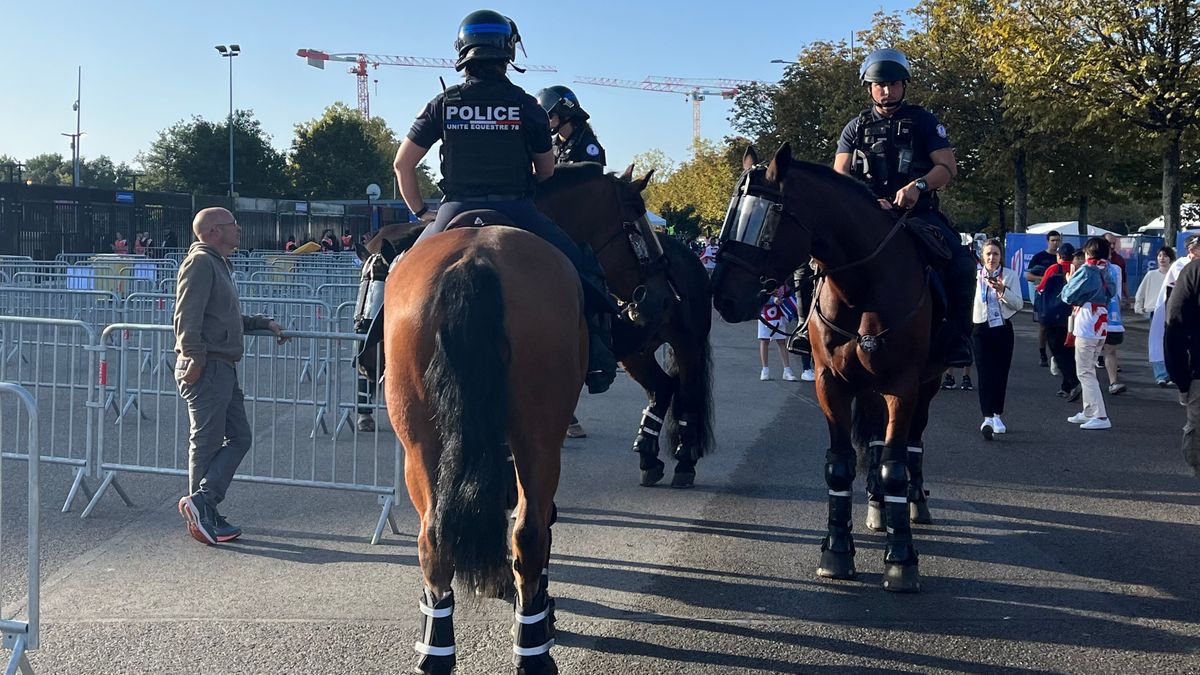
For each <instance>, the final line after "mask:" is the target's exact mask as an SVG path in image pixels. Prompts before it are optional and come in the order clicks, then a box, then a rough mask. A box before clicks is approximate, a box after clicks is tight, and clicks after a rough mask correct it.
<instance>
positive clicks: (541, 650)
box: [383, 226, 587, 673]
mask: <svg viewBox="0 0 1200 675" xmlns="http://www.w3.org/2000/svg"><path fill="white" fill-rule="evenodd" d="M394 272H395V273H394V274H391V275H389V277H388V281H387V284H386V290H385V296H384V304H385V307H386V312H385V313H384V338H383V347H384V354H385V359H386V361H387V375H386V377H385V384H384V386H385V389H386V394H387V402H388V417H389V418H390V419H391V422H392V427H393V428H394V429H395V430H396V434H397V436H398V437H399V438H400V441H401V442H402V443H403V444H404V452H405V460H404V480H405V483H406V484H407V485H408V494H409V496H410V497H411V498H412V503H413V506H414V507H415V508H416V510H417V514H418V515H419V516H420V519H421V528H420V531H419V534H418V536H417V546H418V555H419V558H420V562H421V571H422V572H423V573H424V577H425V590H424V592H423V593H422V596H421V600H420V608H421V613H422V615H423V621H424V634H423V636H422V639H421V641H420V642H418V643H417V644H416V650H417V652H418V653H419V654H421V656H420V659H419V661H418V664H417V670H418V672H424V673H449V672H450V671H451V670H452V669H453V667H454V664H455V645H454V628H453V617H452V614H453V608H454V593H453V591H452V589H451V582H452V581H453V580H454V578H455V577H457V578H458V580H459V582H460V584H462V585H464V586H465V587H466V588H467V589H469V590H471V591H473V592H476V593H479V594H481V595H483V596H486V597H497V596H501V595H503V594H504V593H505V591H506V589H508V588H509V587H510V583H511V582H512V581H513V580H514V575H515V585H516V598H515V601H514V602H515V608H516V618H515V620H514V626H513V627H514V633H513V634H514V639H515V642H514V645H513V651H514V653H515V654H516V665H517V672H518V673H556V672H557V668H556V666H555V665H554V660H553V659H552V658H551V657H550V654H549V652H550V648H551V647H552V646H553V645H554V640H553V637H554V633H553V605H552V603H551V602H550V599H549V595H548V591H547V576H546V569H547V565H548V562H549V557H550V525H551V524H552V521H553V517H554V513H553V512H554V493H555V491H556V490H557V488H558V479H559V459H560V458H559V454H560V451H561V448H562V444H563V439H564V438H565V437H566V432H567V425H568V424H569V423H570V420H571V412H572V411H573V410H574V409H575V403H576V400H577V399H578V397H579V391H580V388H581V387H582V386H583V378H584V374H585V370H586V367H587V332H586V327H585V326H584V322H583V314H582V312H583V296H582V290H581V287H580V285H579V281H578V276H577V274H576V272H575V269H574V267H572V265H571V263H570V261H568V260H567V258H566V257H565V256H563V255H562V254H561V253H560V252H558V251H557V250H556V249H554V247H552V246H551V245H550V244H548V243H546V242H545V241H543V240H541V239H539V238H538V237H536V236H535V235H532V234H529V233H527V232H524V231H522V230H518V229H515V228H511V227H499V226H495V227H486V228H481V229H477V228H466V229H456V230H448V231H446V232H444V233H441V234H439V235H437V236H436V237H431V238H429V239H428V240H427V241H424V242H422V243H421V244H420V246H417V247H415V248H413V249H412V250H411V251H409V253H408V255H405V256H403V257H402V258H401V259H400V260H399V261H398V262H397V264H396V265H395V268H394ZM532 297H537V298H540V299H541V301H540V302H530V301H529V298H532ZM510 452H511V455H510ZM510 456H511V461H512V462H513V466H515V468H516V484H517V499H516V507H515V510H514V523H513V531H512V539H511V552H512V562H511V564H510V562H509V558H508V555H509V550H510V549H509V545H508V544H507V543H506V542H505V538H506V534H507V531H508V517H507V516H506V513H505V509H506V507H507V506H508V497H509V483H510V479H509V477H510V476H511V475H512V469H510V468H509V464H508V462H509V461H510V459H509V458H510Z"/></svg>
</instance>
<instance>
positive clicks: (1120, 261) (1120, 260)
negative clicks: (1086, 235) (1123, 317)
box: [1104, 232, 1129, 304]
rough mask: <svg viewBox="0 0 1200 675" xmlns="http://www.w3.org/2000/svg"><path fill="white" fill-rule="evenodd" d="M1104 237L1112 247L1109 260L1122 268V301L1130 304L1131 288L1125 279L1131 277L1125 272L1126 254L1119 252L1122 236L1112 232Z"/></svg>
mask: <svg viewBox="0 0 1200 675" xmlns="http://www.w3.org/2000/svg"><path fill="white" fill-rule="evenodd" d="M1104 238H1105V239H1106V240H1107V241H1108V245H1109V246H1110V247H1112V255H1110V256H1109V258H1108V259H1109V261H1110V262H1112V264H1114V265H1116V266H1117V267H1120V268H1121V302H1122V303H1124V304H1128V300H1127V298H1129V288H1128V284H1127V283H1126V282H1125V280H1126V279H1127V278H1129V275H1128V274H1126V273H1125V256H1122V255H1121V254H1120V253H1117V244H1119V243H1121V238H1120V237H1118V236H1117V235H1115V234H1113V233H1111V232H1109V233H1108V234H1106V235H1104Z"/></svg>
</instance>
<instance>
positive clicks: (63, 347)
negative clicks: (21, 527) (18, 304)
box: [0, 316, 101, 513]
mask: <svg viewBox="0 0 1200 675" xmlns="http://www.w3.org/2000/svg"><path fill="white" fill-rule="evenodd" d="M96 335H97V333H96V329H95V328H93V327H92V326H90V325H88V324H86V323H84V322H82V321H71V320H67V319H39V318H31V317H16V316H0V348H2V349H3V356H2V358H0V380H2V381H4V382H11V383H15V384H19V385H21V386H24V387H25V388H26V389H28V390H29V392H30V394H32V396H33V397H34V400H35V401H37V405H38V408H39V410H40V411H41V418H42V421H44V422H46V423H47V427H46V428H47V430H48V432H47V435H46V438H45V439H44V441H43V443H42V445H41V446H40V447H41V453H42V454H41V461H43V462H47V463H51V464H62V465H66V466H72V467H75V478H74V480H73V481H72V483H71V488H70V490H69V491H68V492H67V497H66V499H65V500H64V502H63V506H62V511H63V513H66V512H67V511H70V509H71V505H72V504H73V503H74V501H75V499H76V498H77V497H78V496H79V493H80V492H83V495H84V496H85V497H86V498H89V499H90V498H91V496H92V492H91V490H90V489H88V485H87V483H86V482H85V481H84V478H85V477H87V476H89V475H90V474H91V470H92V468H93V467H92V465H91V449H92V447H93V444H94V442H95V433H94V429H93V427H92V424H93V415H92V414H90V410H92V409H95V408H97V407H99V406H100V405H101V395H100V391H99V390H98V389H97V387H96V372H97V367H98V365H97V364H98V354H99V353H98V350H97V347H96ZM5 456H6V457H12V458H23V456H22V457H17V456H15V455H5Z"/></svg>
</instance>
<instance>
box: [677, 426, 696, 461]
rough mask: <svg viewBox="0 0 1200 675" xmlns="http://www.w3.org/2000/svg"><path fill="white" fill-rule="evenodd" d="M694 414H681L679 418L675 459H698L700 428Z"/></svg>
mask: <svg viewBox="0 0 1200 675" xmlns="http://www.w3.org/2000/svg"><path fill="white" fill-rule="evenodd" d="M695 418H696V416H695V415H687V414H685V415H683V417H681V418H680V419H679V446H678V447H676V448H675V459H677V460H679V461H681V462H695V461H696V460H698V459H700V429H699V426H698V425H699V422H697V421H696V419H695Z"/></svg>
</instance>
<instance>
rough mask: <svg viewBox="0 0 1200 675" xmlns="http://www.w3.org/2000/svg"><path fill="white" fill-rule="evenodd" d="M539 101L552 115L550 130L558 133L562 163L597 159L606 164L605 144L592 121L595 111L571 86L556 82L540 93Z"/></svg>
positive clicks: (556, 142) (556, 151)
mask: <svg viewBox="0 0 1200 675" xmlns="http://www.w3.org/2000/svg"><path fill="white" fill-rule="evenodd" d="M537 99H538V103H540V104H542V110H545V111H546V115H547V116H548V117H549V118H550V133H552V134H554V156H555V158H556V159H557V160H558V163H559V164H564V163H567V162H596V163H597V164H599V165H601V166H603V165H604V164H605V163H606V162H605V161H604V146H602V145H600V141H598V140H596V132H595V131H592V125H591V124H589V123H588V119H589V118H590V117H591V115H588V114H587V112H586V111H585V110H584V109H583V106H581V105H579V98H578V97H577V96H575V92H573V91H571V90H570V89H569V88H567V87H564V86H562V85H561V84H556V85H554V86H553V87H546V88H545V89H543V90H541V91H539V92H538V94H537Z"/></svg>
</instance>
